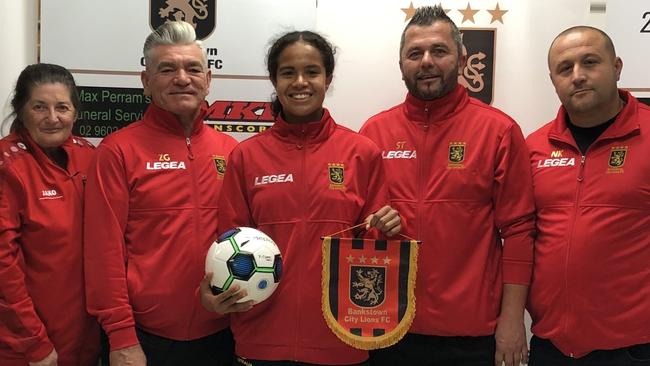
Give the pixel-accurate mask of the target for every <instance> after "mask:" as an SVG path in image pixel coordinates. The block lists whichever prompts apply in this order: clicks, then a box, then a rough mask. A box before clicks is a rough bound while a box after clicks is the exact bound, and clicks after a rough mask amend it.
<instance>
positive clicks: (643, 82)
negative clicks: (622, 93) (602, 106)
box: [607, 0, 650, 96]
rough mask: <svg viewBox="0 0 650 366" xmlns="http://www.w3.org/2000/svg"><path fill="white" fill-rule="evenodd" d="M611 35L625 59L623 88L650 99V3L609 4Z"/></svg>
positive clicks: (637, 0) (638, 0) (629, 0)
mask: <svg viewBox="0 0 650 366" xmlns="http://www.w3.org/2000/svg"><path fill="white" fill-rule="evenodd" d="M607 33H608V34H609V36H610V37H611V38H612V41H614V46H615V47H616V53H617V54H618V56H620V57H621V59H622V60H623V73H622V74H621V81H620V84H619V85H620V86H621V87H623V88H626V89H630V90H631V91H632V92H633V93H635V94H637V95H646V96H650V68H649V67H648V62H650V1H648V0H625V1H609V2H608V3H607Z"/></svg>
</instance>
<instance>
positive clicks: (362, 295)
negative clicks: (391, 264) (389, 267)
mask: <svg viewBox="0 0 650 366" xmlns="http://www.w3.org/2000/svg"><path fill="white" fill-rule="evenodd" d="M350 272H351V273H352V274H353V275H352V278H351V279H350V280H351V283H350V300H351V301H352V302H353V303H354V304H357V305H359V306H362V307H374V306H377V305H380V304H382V303H383V302H384V277H386V269H385V268H382V267H359V266H352V269H351V271H350Z"/></svg>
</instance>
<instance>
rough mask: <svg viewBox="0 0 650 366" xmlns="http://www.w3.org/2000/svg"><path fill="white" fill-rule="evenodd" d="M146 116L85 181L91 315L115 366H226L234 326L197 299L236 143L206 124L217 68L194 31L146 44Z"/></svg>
mask: <svg viewBox="0 0 650 366" xmlns="http://www.w3.org/2000/svg"><path fill="white" fill-rule="evenodd" d="M144 57H145V62H146V70H145V71H143V72H142V74H141V79H142V84H143V86H144V92H145V94H146V95H148V96H150V97H151V104H150V105H149V107H148V108H147V110H146V112H145V114H144V116H143V118H142V120H140V121H137V122H135V123H133V124H131V125H129V126H128V127H126V128H124V129H122V130H120V131H118V132H115V133H114V134H112V135H110V136H108V137H107V138H106V139H104V141H103V142H102V143H101V145H100V146H99V147H98V148H97V154H96V160H95V162H94V164H93V165H92V167H91V169H90V173H89V176H88V184H87V185H86V196H87V198H86V207H85V223H84V225H85V226H84V228H85V235H84V238H85V243H84V245H85V248H84V255H85V275H86V295H87V307H88V311H89V312H90V313H91V314H92V315H95V316H97V317H98V319H99V321H100V323H101V325H102V327H103V329H104V331H105V332H106V334H107V336H108V340H109V342H110V357H109V358H110V363H111V365H112V366H115V365H149V366H151V365H229V364H230V363H231V360H232V352H233V349H232V348H233V342H232V335H231V334H230V331H229V329H228V324H227V320H226V319H223V318H222V319H219V318H217V317H216V316H215V315H214V314H212V313H209V312H207V311H206V310H204V309H203V307H202V306H201V304H200V301H199V299H198V296H197V294H196V290H197V288H198V284H199V282H200V281H201V279H202V277H203V268H204V261H205V254H206V253H207V250H208V248H209V246H210V244H211V243H212V241H213V236H214V235H215V234H216V231H217V198H218V196H219V192H220V190H221V185H222V182H223V176H224V173H225V164H226V159H227V157H228V155H229V153H230V151H231V150H232V148H233V147H234V146H235V144H236V142H235V140H234V139H232V138H231V137H228V136H226V135H224V134H222V133H220V132H217V131H215V130H214V129H212V128H209V127H208V126H206V125H205V124H204V123H203V120H204V117H205V115H206V103H205V97H206V95H207V94H208V91H209V86H210V80H211V73H210V71H209V70H208V68H207V63H206V56H205V53H204V51H203V49H202V46H201V43H200V42H199V41H197V40H196V38H195V32H194V29H193V28H192V26H191V25H189V24H187V23H185V22H168V23H165V24H163V25H161V26H160V27H159V28H158V29H156V30H155V31H154V32H153V33H151V34H150V35H149V37H148V38H147V40H146V41H145V44H144Z"/></svg>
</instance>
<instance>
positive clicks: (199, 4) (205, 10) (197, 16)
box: [149, 0, 217, 40]
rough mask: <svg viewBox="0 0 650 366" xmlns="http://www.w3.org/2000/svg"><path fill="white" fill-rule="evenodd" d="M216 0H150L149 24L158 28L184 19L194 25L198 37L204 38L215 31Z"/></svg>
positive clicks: (153, 27) (152, 27)
mask: <svg viewBox="0 0 650 366" xmlns="http://www.w3.org/2000/svg"><path fill="white" fill-rule="evenodd" d="M216 18H217V1H216V0H150V2H149V24H150V25H151V29H156V28H158V27H159V26H161V25H162V24H163V23H165V22H167V21H177V20H182V21H185V22H187V23H190V24H192V26H194V30H195V31H196V38H197V39H199V40H203V39H205V38H207V37H208V36H209V35H210V34H212V32H213V31H214V28H215V25H216Z"/></svg>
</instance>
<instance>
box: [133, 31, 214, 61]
mask: <svg viewBox="0 0 650 366" xmlns="http://www.w3.org/2000/svg"><path fill="white" fill-rule="evenodd" d="M177 44H178V45H184V44H195V45H197V46H198V47H199V48H200V49H201V51H204V49H203V43H202V42H201V41H199V40H197V39H196V32H195V31H194V27H193V26H192V25H191V24H189V23H187V22H183V21H173V22H166V23H163V24H162V25H161V26H159V27H158V28H156V30H155V31H153V32H151V34H149V36H148V37H147V39H146V40H145V41H144V47H143V48H142V53H143V54H144V62H145V66H148V65H149V63H150V62H151V50H153V49H154V48H156V47H158V46H163V45H177ZM207 63H208V61H207V56H206V54H205V52H203V65H207Z"/></svg>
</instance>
